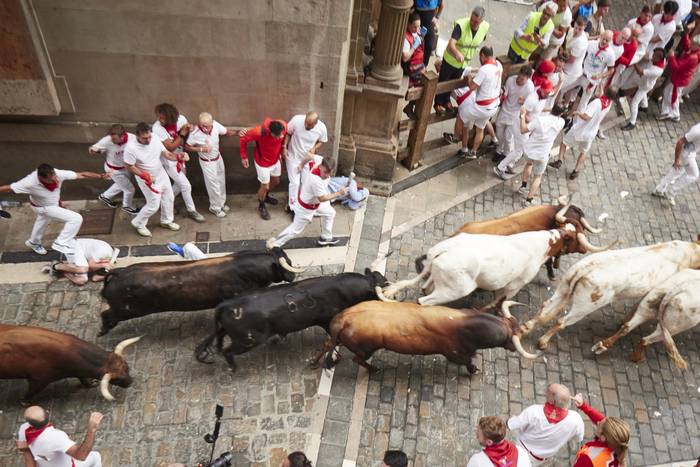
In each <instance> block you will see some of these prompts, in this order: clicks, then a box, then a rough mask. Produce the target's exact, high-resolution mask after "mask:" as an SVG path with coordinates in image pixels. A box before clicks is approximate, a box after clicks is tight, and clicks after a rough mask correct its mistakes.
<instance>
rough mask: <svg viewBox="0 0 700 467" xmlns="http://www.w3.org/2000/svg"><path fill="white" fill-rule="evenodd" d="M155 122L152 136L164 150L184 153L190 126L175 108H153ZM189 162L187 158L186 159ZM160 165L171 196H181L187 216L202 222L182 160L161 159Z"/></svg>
mask: <svg viewBox="0 0 700 467" xmlns="http://www.w3.org/2000/svg"><path fill="white" fill-rule="evenodd" d="M155 114H156V121H155V122H154V123H153V128H152V131H153V134H154V135H155V136H156V137H157V138H159V139H160V141H161V142H162V143H163V146H165V149H167V150H168V151H170V152H172V153H175V154H184V153H185V149H184V147H185V142H186V141H187V135H189V132H190V129H191V125H190V124H189V123H188V122H187V119H186V118H185V116H184V115H182V114H181V113H180V112H179V111H178V110H177V108H176V107H175V106H174V105H172V104H168V103H162V104H158V105H157V106H156V108H155ZM187 160H189V158H188V159H187ZM161 163H162V164H163V168H164V169H165V172H166V173H167V174H168V176H169V177H170V178H171V179H172V181H173V184H172V187H173V195H174V196H177V195H182V200H183V201H184V202H185V208H186V209H187V215H188V216H189V217H190V218H191V219H193V220H194V221H196V222H204V216H202V215H201V214H200V213H198V212H197V208H196V207H195V205H194V200H193V199H192V184H191V183H190V181H189V179H188V178H187V174H186V169H187V166H186V165H185V162H184V161H183V160H171V159H167V158H165V157H163V158H161Z"/></svg>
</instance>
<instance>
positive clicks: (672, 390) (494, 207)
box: [345, 99, 700, 467]
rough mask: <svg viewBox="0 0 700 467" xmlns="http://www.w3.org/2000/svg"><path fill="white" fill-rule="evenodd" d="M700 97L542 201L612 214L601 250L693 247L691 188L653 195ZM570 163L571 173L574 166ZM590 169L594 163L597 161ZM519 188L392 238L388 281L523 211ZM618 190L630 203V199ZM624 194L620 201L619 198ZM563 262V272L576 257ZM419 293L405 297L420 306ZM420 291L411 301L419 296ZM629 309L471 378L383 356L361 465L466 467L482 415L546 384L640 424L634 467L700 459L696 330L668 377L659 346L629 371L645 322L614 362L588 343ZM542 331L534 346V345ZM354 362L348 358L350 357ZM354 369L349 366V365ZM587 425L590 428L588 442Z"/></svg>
mask: <svg viewBox="0 0 700 467" xmlns="http://www.w3.org/2000/svg"><path fill="white" fill-rule="evenodd" d="M698 112H699V109H698V106H697V100H696V99H694V101H693V103H692V104H690V105H688V106H687V107H686V112H684V117H683V122H682V123H680V124H666V123H659V122H657V121H655V120H654V114H655V113H656V106H655V105H654V104H652V105H651V107H650V113H649V114H648V117H646V118H644V119H643V120H641V121H640V123H639V124H638V129H637V130H636V131H633V132H629V133H626V132H622V131H620V130H618V129H616V130H614V131H613V130H611V131H608V132H607V136H608V138H607V139H606V140H604V141H601V140H600V139H598V140H596V142H595V143H594V146H593V150H592V154H593V157H592V160H589V161H588V162H587V166H586V168H585V169H584V172H583V173H582V175H581V177H579V179H578V180H577V181H576V182H570V181H568V180H567V179H565V177H564V172H563V169H560V171H559V172H556V171H555V170H554V169H551V168H549V169H548V171H547V174H546V176H545V179H544V182H543V198H544V201H545V202H552V201H555V200H556V199H557V197H558V196H560V195H563V194H567V193H569V192H576V193H577V194H576V195H575V198H574V202H575V204H577V205H579V206H580V207H582V208H583V210H584V212H585V213H586V217H587V218H589V219H596V218H597V217H598V216H599V215H601V214H602V213H604V212H605V213H608V215H609V217H608V218H607V220H605V223H604V224H603V226H604V231H603V233H602V234H600V235H598V236H595V237H593V236H592V238H594V240H595V242H596V243H598V244H607V243H608V242H609V241H611V240H613V239H616V238H618V239H619V245H618V246H617V248H619V247H622V248H625V247H632V246H638V245H645V244H651V243H656V242H663V241H668V240H674V239H683V240H694V239H695V238H696V237H697V235H698V234H700V215H699V213H700V211H699V209H698V208H699V205H700V193H698V190H697V187H696V186H694V187H693V188H692V189H690V190H688V191H687V192H686V193H685V194H684V195H683V196H682V197H679V199H678V200H677V203H678V205H677V206H676V207H675V208H673V209H671V208H670V207H669V206H668V204H666V203H664V202H663V201H660V200H658V199H657V198H653V197H651V196H650V194H649V193H650V192H651V190H652V189H653V188H654V185H655V183H656V182H657V181H658V179H659V178H660V177H661V175H662V174H664V173H665V172H666V171H667V170H668V168H669V166H670V163H671V162H672V160H673V146H674V142H675V140H676V139H677V138H678V136H679V135H681V134H682V133H684V132H685V131H686V130H687V128H689V127H690V126H691V125H692V124H693V123H694V122H697V121H700V114H699V113H698ZM568 157H569V159H568V160H567V174H568V172H569V171H570V170H571V168H572V166H573V160H572V158H571V155H569V156H568ZM591 162H592V163H591ZM518 186H519V179H517V180H516V179H514V180H511V181H509V182H506V183H504V184H500V185H498V186H496V187H494V188H492V189H491V190H488V191H486V192H484V193H482V194H481V195H479V196H477V197H475V198H473V199H470V200H469V201H467V202H465V203H462V204H460V205H457V206H455V207H454V208H452V209H450V210H449V211H447V212H444V213H442V214H440V215H438V216H436V217H434V218H433V219H431V220H430V221H428V222H425V223H424V224H421V225H418V226H416V227H415V228H413V230H412V231H409V232H406V233H404V234H403V235H401V236H399V237H397V238H393V239H392V240H391V250H393V251H395V252H399V254H398V255H394V256H392V257H390V258H389V260H388V262H387V278H388V279H389V280H396V279H404V278H408V277H413V275H414V274H415V271H414V266H413V260H414V259H415V258H416V257H417V256H419V255H420V254H422V253H424V252H425V251H427V250H428V248H430V247H431V246H432V245H434V244H435V243H437V242H438V241H440V240H442V239H444V238H445V237H447V236H449V235H450V234H452V233H453V232H454V231H455V230H456V229H457V228H458V227H459V226H461V225H462V224H463V223H464V222H467V221H470V220H480V219H489V218H494V217H498V216H502V215H505V214H508V213H510V212H512V211H514V210H517V209H520V208H521V206H520V202H521V199H522V196H521V195H519V194H518V193H517V192H515V190H516V189H517V187H518ZM622 192H628V193H629V194H628V195H626V196H625V197H623V196H622V195H621V193H622ZM622 194H624V193H622ZM580 258H581V256H580V255H571V256H568V257H564V258H563V259H562V264H561V269H560V270H559V272H558V274H559V275H561V274H563V272H564V271H566V269H567V267H568V266H570V265H571V264H573V263H574V262H576V261H577V260H578V259H580ZM554 287H555V284H553V283H550V282H549V281H548V280H547V276H546V272H545V270H544V268H543V269H542V270H541V271H540V273H539V275H538V277H537V278H536V279H535V281H533V282H532V283H531V284H529V285H528V286H526V287H525V288H524V289H523V290H522V291H521V292H520V294H519V295H518V296H517V297H516V299H517V300H518V301H520V302H523V303H525V304H527V305H528V309H529V311H525V309H524V308H522V309H517V310H516V316H518V317H519V319H521V320H524V319H525V318H526V317H527V316H531V315H533V314H534V313H535V312H536V311H537V309H538V308H539V306H540V304H541V303H542V302H543V301H544V300H546V299H547V298H549V296H550V295H551V293H552V291H553V289H554ZM416 293H417V290H413V291H411V292H410V293H409V295H408V296H407V297H406V298H407V299H409V300H410V299H414V298H416V297H417V295H415V294H416ZM412 294H413V295H412ZM490 297H491V295H490V294H487V293H483V294H481V295H479V294H477V298H476V299H475V300H474V301H473V302H472V303H473V304H475V305H478V304H483V303H485V298H488V299H490ZM631 310H634V304H633V303H616V304H615V305H614V306H613V307H606V308H604V309H603V310H602V312H601V311H598V312H596V313H594V314H592V315H591V316H589V317H588V318H586V319H584V320H583V321H581V322H579V323H577V324H575V325H573V326H572V327H571V328H568V329H566V330H564V331H563V332H562V333H561V334H560V335H559V337H558V338H556V339H555V340H553V341H552V343H551V344H550V348H549V349H548V351H547V352H546V360H545V359H539V360H536V361H535V362H534V363H533V362H532V361H526V360H523V359H521V358H519V356H518V355H517V354H515V353H508V352H506V351H504V350H502V349H499V350H488V351H481V352H480V358H478V359H477V366H478V367H479V368H480V369H481V370H482V371H483V373H482V374H480V375H476V376H473V377H472V378H469V377H467V376H463V375H462V373H464V372H465V369H464V368H462V369H461V372H462V373H459V372H458V368H457V367H456V366H455V365H454V364H447V363H446V360H445V359H444V358H443V357H441V356H440V357H413V358H411V357H408V356H397V355H396V354H391V353H388V352H380V353H378V354H377V355H376V356H375V357H374V360H373V364H374V365H377V366H379V367H380V368H382V371H380V372H379V373H377V374H373V375H371V377H370V383H369V387H368V391H367V394H368V395H367V400H366V404H365V410H364V422H363V428H362V442H361V449H360V456H359V459H358V463H357V464H358V465H363V466H364V465H371V463H372V460H373V459H378V458H380V455H381V453H382V452H383V451H384V450H385V449H387V448H400V449H403V450H405V451H406V452H407V453H408V454H409V456H410V457H411V458H413V459H415V465H416V467H419V466H435V465H460V464H464V462H466V459H467V458H468V456H469V453H471V452H474V451H475V450H477V449H478V443H477V441H476V438H475V434H474V433H475V426H476V423H477V420H478V419H479V417H481V416H483V415H486V414H489V415H490V414H496V415H501V416H504V417H506V416H508V415H509V414H516V413H519V412H520V411H521V410H522V409H523V408H524V407H526V406H528V405H530V404H532V403H534V402H539V403H542V402H543V394H544V391H545V388H546V386H547V384H548V383H549V382H561V383H563V384H566V385H568V386H569V387H571V388H572V390H573V391H575V392H582V393H583V394H584V395H585V396H586V397H587V398H589V399H590V400H591V402H592V404H593V405H595V406H598V407H601V408H604V409H605V412H606V413H607V414H608V415H617V416H622V417H624V418H625V419H626V420H627V421H629V422H632V426H633V439H632V444H631V451H632V458H631V460H632V465H635V466H639V465H650V464H655V463H661V462H669V461H671V460H674V461H678V460H683V459H686V460H687V459H691V458H694V457H697V456H698V455H700V428H699V426H698V420H699V419H700V373H699V371H698V368H700V329H695V330H693V331H689V332H686V333H684V334H681V335H678V336H677V337H676V338H675V340H676V342H677V344H678V346H679V350H680V352H681V353H682V354H683V355H684V356H685V357H686V358H687V359H688V361H689V362H692V363H690V369H689V371H686V372H684V373H680V372H679V371H677V370H675V369H671V366H670V363H669V359H668V357H667V355H666V353H665V350H664V349H663V346H662V345H654V346H651V347H650V348H649V349H648V350H647V352H646V356H647V361H646V362H642V363H639V364H635V363H632V362H630V361H629V360H628V356H629V354H630V353H631V351H632V348H633V346H634V345H635V344H636V343H637V342H638V340H639V338H640V337H642V336H645V335H647V334H649V333H650V332H651V331H652V330H653V329H654V326H655V324H647V325H645V326H642V327H641V328H640V329H638V330H637V331H635V332H633V333H631V334H630V335H628V336H626V337H624V338H623V339H621V340H620V341H619V342H618V344H617V345H616V346H615V347H614V348H613V349H611V350H610V351H609V352H608V353H606V354H603V355H601V356H594V355H593V354H592V352H591V351H590V348H591V346H592V345H593V344H594V343H595V342H597V341H598V340H600V339H601V338H604V337H607V336H609V335H611V334H612V333H614V332H615V330H616V329H617V328H618V327H619V325H620V323H621V322H622V320H623V317H624V316H625V314H626V312H628V311H631ZM538 335H539V332H538V331H537V330H536V331H535V332H534V333H533V334H532V336H530V337H528V338H526V340H525V345H526V346H527V347H530V348H533V347H534V344H535V338H536V337H538ZM346 360H347V359H346ZM345 364H347V362H346V363H345ZM590 433H591V427H590V425H588V429H587V434H588V435H590ZM576 449H578V446H571V447H570V449H569V451H568V452H562V453H561V454H562V457H561V459H560V461H559V462H558V464H557V465H562V466H563V465H567V464H566V460H568V459H571V458H572V457H571V456H572V455H573V454H574V453H575V452H576Z"/></svg>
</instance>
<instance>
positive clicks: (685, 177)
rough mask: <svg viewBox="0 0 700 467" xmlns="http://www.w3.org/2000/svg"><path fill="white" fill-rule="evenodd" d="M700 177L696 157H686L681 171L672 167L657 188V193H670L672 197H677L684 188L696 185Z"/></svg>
mask: <svg viewBox="0 0 700 467" xmlns="http://www.w3.org/2000/svg"><path fill="white" fill-rule="evenodd" d="M699 176H700V173H699V172H698V163H697V161H696V160H695V155H693V156H692V157H685V158H684V160H683V166H681V168H680V169H676V168H675V167H671V170H669V171H668V173H667V174H666V175H664V177H663V178H662V179H661V181H660V182H659V184H658V185H657V186H656V191H660V192H661V193H666V192H668V194H670V195H671V196H676V195H677V194H678V193H680V191H681V190H682V189H683V188H685V187H687V186H688V185H690V184H692V183H695V181H696V180H697V179H698V177H699Z"/></svg>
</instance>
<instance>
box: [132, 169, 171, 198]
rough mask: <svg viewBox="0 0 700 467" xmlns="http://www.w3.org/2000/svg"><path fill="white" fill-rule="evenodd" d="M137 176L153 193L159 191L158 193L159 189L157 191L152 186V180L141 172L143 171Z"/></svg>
mask: <svg viewBox="0 0 700 467" xmlns="http://www.w3.org/2000/svg"><path fill="white" fill-rule="evenodd" d="M178 172H179V170H178ZM139 178H140V179H141V180H143V183H145V184H146V186H147V187H148V188H149V189H150V190H151V191H152V192H153V193H155V194H159V193H160V191H158V190H156V189H155V188H153V180H149V179H147V178H146V176H145V175H144V174H143V172H141V173H140V174H139Z"/></svg>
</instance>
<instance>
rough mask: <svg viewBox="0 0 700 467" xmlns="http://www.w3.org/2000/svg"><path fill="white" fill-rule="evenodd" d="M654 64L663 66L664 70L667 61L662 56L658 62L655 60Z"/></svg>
mask: <svg viewBox="0 0 700 467" xmlns="http://www.w3.org/2000/svg"><path fill="white" fill-rule="evenodd" d="M653 65H654V66H658V67H659V68H661V69H662V70H663V69H664V68H666V62H664V59H663V58H662V59H661V60H659V61H658V62H653Z"/></svg>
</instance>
